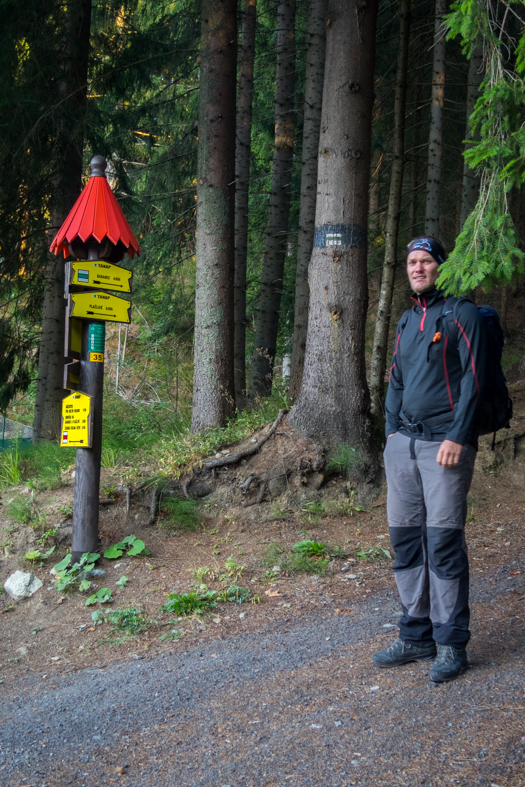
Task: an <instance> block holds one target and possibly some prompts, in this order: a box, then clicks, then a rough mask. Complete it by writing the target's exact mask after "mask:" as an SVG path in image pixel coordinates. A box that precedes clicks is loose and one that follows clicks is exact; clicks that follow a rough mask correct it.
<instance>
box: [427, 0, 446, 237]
mask: <svg viewBox="0 0 525 787" xmlns="http://www.w3.org/2000/svg"><path fill="white" fill-rule="evenodd" d="M446 12H447V0H436V17H435V27H434V62H433V65H432V100H431V104H430V132H429V137H428V168H427V202H426V209H425V232H426V233H427V234H428V235H437V236H439V194H440V190H441V154H442V149H443V106H444V101H445V47H446V38H445V32H446V31H445V27H444V24H443V16H444V15H445V14H446Z"/></svg>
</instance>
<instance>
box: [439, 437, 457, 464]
mask: <svg viewBox="0 0 525 787" xmlns="http://www.w3.org/2000/svg"><path fill="white" fill-rule="evenodd" d="M462 450H463V446H462V445H461V444H460V443H454V442H452V440H443V442H442V443H441V445H440V446H439V451H438V454H437V457H436V459H437V463H438V465H441V467H454V465H457V464H459V458H460V456H461V452H462Z"/></svg>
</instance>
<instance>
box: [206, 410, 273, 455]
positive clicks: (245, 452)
mask: <svg viewBox="0 0 525 787" xmlns="http://www.w3.org/2000/svg"><path fill="white" fill-rule="evenodd" d="M287 412H288V410H279V415H278V416H277V418H276V419H275V421H274V422H273V424H272V425H271V427H270V429H269V430H268V431H267V432H266V434H265V435H263V436H262V437H260V438H259V439H258V440H257V442H256V443H254V444H253V445H252V446H250V447H249V448H244V449H243V450H242V451H238V452H237V453H236V454H230V455H229V456H221V457H219V458H217V459H210V460H209V461H208V462H205V463H204V467H205V468H206V470H213V469H214V468H216V467H223V466H224V465H235V464H237V462H240V461H241V459H246V457H247V456H251V455H252V454H255V453H256V451H258V450H259V448H260V447H261V446H262V445H264V443H265V442H266V441H267V440H268V439H269V438H270V437H271V436H272V435H273V434H274V432H275V431H276V430H277V427H278V426H279V424H280V423H281V421H282V420H283V418H284V416H285V415H286V413H287Z"/></svg>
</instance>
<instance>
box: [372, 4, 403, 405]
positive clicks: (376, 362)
mask: <svg viewBox="0 0 525 787" xmlns="http://www.w3.org/2000/svg"><path fill="white" fill-rule="evenodd" d="M409 34H410V0H400V2H399V45H398V56H397V75H396V87H395V96H394V129H393V146H394V157H393V161H392V171H391V179H390V194H389V197H388V218H387V222H386V234H385V258H384V263H383V276H382V279H381V291H380V293H379V304H378V307H377V315H376V324H375V331H374V344H373V349H372V364H371V370H370V399H371V407H372V414H373V415H375V416H380V415H382V414H383V396H384V386H385V363H386V354H387V343H388V330H389V327H390V314H391V310H392V294H393V292H394V279H395V272H396V263H397V241H398V235H399V218H400V215H401V197H402V193H403V165H404V157H405V106H406V93H407V64H408V40H409Z"/></svg>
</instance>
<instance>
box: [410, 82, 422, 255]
mask: <svg viewBox="0 0 525 787" xmlns="http://www.w3.org/2000/svg"><path fill="white" fill-rule="evenodd" d="M422 110H423V107H422V104H421V83H420V82H418V83H417V84H416V110H415V112H414V128H413V132H412V153H411V156H410V201H409V203H408V235H409V239H412V238H413V237H415V236H416V235H418V230H417V223H418V221H417V217H418V210H417V207H418V201H419V200H418V197H419V189H420V170H421V160H420V157H419V153H420V151H419V144H420V142H421V114H422Z"/></svg>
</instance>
